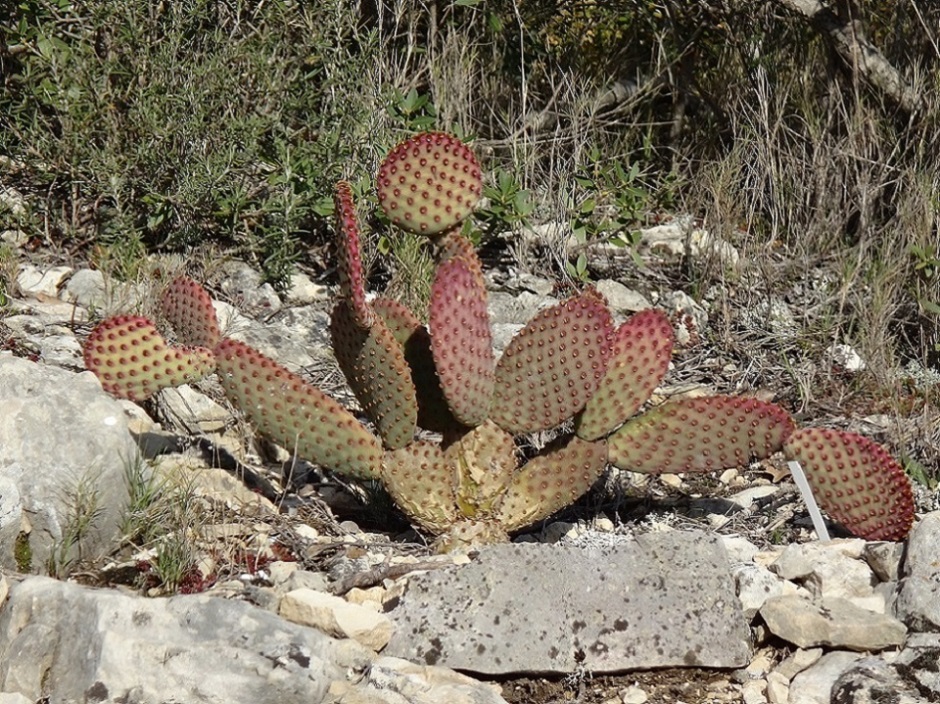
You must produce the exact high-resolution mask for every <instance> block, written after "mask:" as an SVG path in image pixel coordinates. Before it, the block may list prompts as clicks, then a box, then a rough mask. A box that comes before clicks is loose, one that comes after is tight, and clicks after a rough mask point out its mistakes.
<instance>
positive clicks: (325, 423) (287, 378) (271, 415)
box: [216, 339, 382, 479]
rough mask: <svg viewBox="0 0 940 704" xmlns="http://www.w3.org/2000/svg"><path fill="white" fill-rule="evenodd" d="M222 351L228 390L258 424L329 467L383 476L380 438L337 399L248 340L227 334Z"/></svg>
mask: <svg viewBox="0 0 940 704" xmlns="http://www.w3.org/2000/svg"><path fill="white" fill-rule="evenodd" d="M216 357H217V360H218V363H217V366H218V371H219V380H220V381H221V383H222V387H223V388H224V389H225V394H226V396H228V397H229V399H230V400H231V401H232V402H233V403H234V404H235V405H236V406H238V407H239V408H240V409H241V410H242V412H243V413H244V414H245V416H246V417H247V418H248V420H249V421H251V423H252V424H254V426H255V427H256V428H257V429H258V430H260V431H261V432H263V433H264V434H266V435H268V436H269V437H270V438H271V439H273V440H274V441H275V442H277V443H278V444H279V445H282V446H283V447H285V448H286V449H288V450H290V451H292V452H295V453H296V454H297V455H298V456H299V457H303V458H305V459H307V460H309V461H311V462H315V463H317V464H320V465H323V466H324V467H327V468H328V469H332V470H334V471H336V472H339V473H341V474H346V475H348V476H351V477H354V478H366V479H377V478H379V473H380V472H381V461H382V449H381V447H380V446H379V442H378V440H377V439H376V437H375V436H374V435H372V433H370V432H369V431H368V430H366V428H365V427H364V426H363V425H362V424H361V423H360V422H359V421H358V420H356V418H355V417H354V416H353V415H352V414H351V413H350V412H349V411H347V410H346V409H345V408H343V407H342V406H341V405H339V404H338V403H337V402H336V401H334V400H333V399H331V398H330V397H329V396H327V395H325V394H324V393H323V392H322V391H320V390H319V389H317V388H315V387H314V386H311V385H310V384H308V383H307V382H306V381H304V380H303V379H302V378H300V377H299V376H297V375H296V374H293V373H291V372H289V371H287V370H286V369H284V368H283V367H282V366H280V365H279V364H277V363H276V362H274V361H273V360H271V359H268V358H267V357H265V356H264V355H263V354H261V353H260V352H258V351H257V350H255V349H253V348H251V347H249V346H248V345H246V344H244V343H243V342H238V341H236V340H228V339H227V340H222V342H220V343H219V345H218V347H216Z"/></svg>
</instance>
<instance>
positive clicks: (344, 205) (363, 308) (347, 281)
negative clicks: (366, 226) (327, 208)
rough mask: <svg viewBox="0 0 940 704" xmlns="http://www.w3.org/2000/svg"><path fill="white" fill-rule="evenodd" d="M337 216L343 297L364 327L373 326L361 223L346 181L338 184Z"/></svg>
mask: <svg viewBox="0 0 940 704" xmlns="http://www.w3.org/2000/svg"><path fill="white" fill-rule="evenodd" d="M333 203H334V205H335V209H334V210H335V212H334V214H335V216H336V259H337V262H338V264H339V284H340V290H341V291H342V294H343V298H345V299H346V300H348V301H349V302H350V304H351V310H352V312H353V320H354V321H355V323H356V325H358V326H359V327H360V328H363V329H365V328H368V327H369V326H370V325H372V320H373V317H374V316H373V314H372V310H371V309H370V308H369V304H368V303H366V287H365V279H364V275H363V272H362V253H361V251H360V248H359V220H358V218H357V217H356V204H355V202H354V201H353V194H352V187H351V186H350V185H349V183H347V182H346V181H340V182H339V183H337V184H336V188H335V190H334V192H333Z"/></svg>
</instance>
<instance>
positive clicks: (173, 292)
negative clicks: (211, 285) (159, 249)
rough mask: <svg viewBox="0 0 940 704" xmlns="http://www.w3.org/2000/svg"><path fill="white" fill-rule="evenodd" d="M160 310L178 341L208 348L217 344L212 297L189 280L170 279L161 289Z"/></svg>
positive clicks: (219, 335)
mask: <svg viewBox="0 0 940 704" xmlns="http://www.w3.org/2000/svg"><path fill="white" fill-rule="evenodd" d="M160 311H161V313H162V314H163V317H165V318H166V320H167V322H168V323H169V324H170V326H171V327H172V328H173V331H174V332H175V333H176V337H177V339H178V340H179V341H180V342H181V343H182V344H184V345H193V346H199V347H206V348H208V349H210V350H211V349H212V348H213V347H215V346H216V345H217V344H218V343H219V338H220V337H221V333H220V332H219V321H218V318H216V315H215V308H214V307H213V306H212V298H211V297H210V296H209V294H208V292H207V291H206V290H205V289H204V288H203V287H202V286H200V285H199V284H197V283H196V282H195V281H193V280H192V279H190V278H187V277H185V276H179V277H177V278H176V279H174V280H173V281H172V282H171V283H170V285H169V286H167V287H166V290H165V291H164V292H163V297H162V298H161V299H160Z"/></svg>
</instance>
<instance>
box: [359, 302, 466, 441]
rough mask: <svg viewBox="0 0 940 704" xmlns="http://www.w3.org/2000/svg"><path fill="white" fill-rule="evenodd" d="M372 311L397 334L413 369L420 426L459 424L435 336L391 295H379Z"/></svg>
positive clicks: (449, 427)
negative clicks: (446, 392) (448, 395)
mask: <svg viewBox="0 0 940 704" xmlns="http://www.w3.org/2000/svg"><path fill="white" fill-rule="evenodd" d="M372 310H373V311H375V314H376V315H377V316H379V317H380V318H381V319H382V320H383V321H384V322H385V325H386V326H387V327H388V329H389V330H390V331H391V333H392V335H394V337H395V339H396V340H397V341H398V344H400V345H401V346H402V349H403V350H404V353H405V361H406V362H407V363H408V366H409V367H410V368H411V380H412V382H414V385H415V394H416V397H417V401H418V427H421V428H424V429H425V430H431V431H434V432H438V433H442V432H445V431H452V430H454V429H455V428H456V427H457V426H459V423H458V422H457V419H456V418H454V416H453V414H452V413H451V412H450V408H449V407H448V405H447V400H446V399H445V398H444V392H443V390H442V389H441V383H440V380H439V379H438V376H437V368H436V367H435V366H434V357H433V355H432V353H431V335H430V333H428V330H427V328H426V327H424V325H422V324H421V322H420V321H419V320H418V318H417V317H416V316H415V314H414V313H412V312H411V310H409V309H408V307H407V306H405V305H403V304H401V303H399V302H398V301H393V300H391V299H390V298H382V297H380V298H376V299H375V300H373V301H372Z"/></svg>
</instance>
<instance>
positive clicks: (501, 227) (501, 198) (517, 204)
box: [464, 168, 535, 244]
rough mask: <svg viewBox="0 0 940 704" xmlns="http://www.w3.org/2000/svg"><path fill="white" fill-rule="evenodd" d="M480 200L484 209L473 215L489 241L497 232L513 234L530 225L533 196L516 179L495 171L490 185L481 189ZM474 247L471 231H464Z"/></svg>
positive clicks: (477, 242)
mask: <svg viewBox="0 0 940 704" xmlns="http://www.w3.org/2000/svg"><path fill="white" fill-rule="evenodd" d="M483 198H484V199H485V202H486V205H485V206H483V207H482V208H479V209H478V210H477V211H476V213H475V219H476V220H477V222H478V223H480V224H481V225H482V228H483V237H484V238H488V237H492V236H493V235H496V234H499V233H500V232H507V231H508V232H516V231H518V230H519V229H521V228H526V227H529V226H530V225H531V221H530V218H531V217H532V213H533V211H534V210H535V203H534V202H533V199H532V194H531V193H530V192H529V191H528V190H526V189H524V188H523V187H522V184H520V183H519V180H518V179H517V178H516V176H515V175H514V174H513V173H511V172H509V171H507V170H505V169H503V168H498V169H496V172H495V174H494V177H493V183H487V184H484V186H483ZM464 234H467V235H469V236H470V238H471V241H473V242H474V244H479V241H478V240H479V238H477V240H474V238H473V234H472V231H469V232H468V231H467V230H465V231H464Z"/></svg>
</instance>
